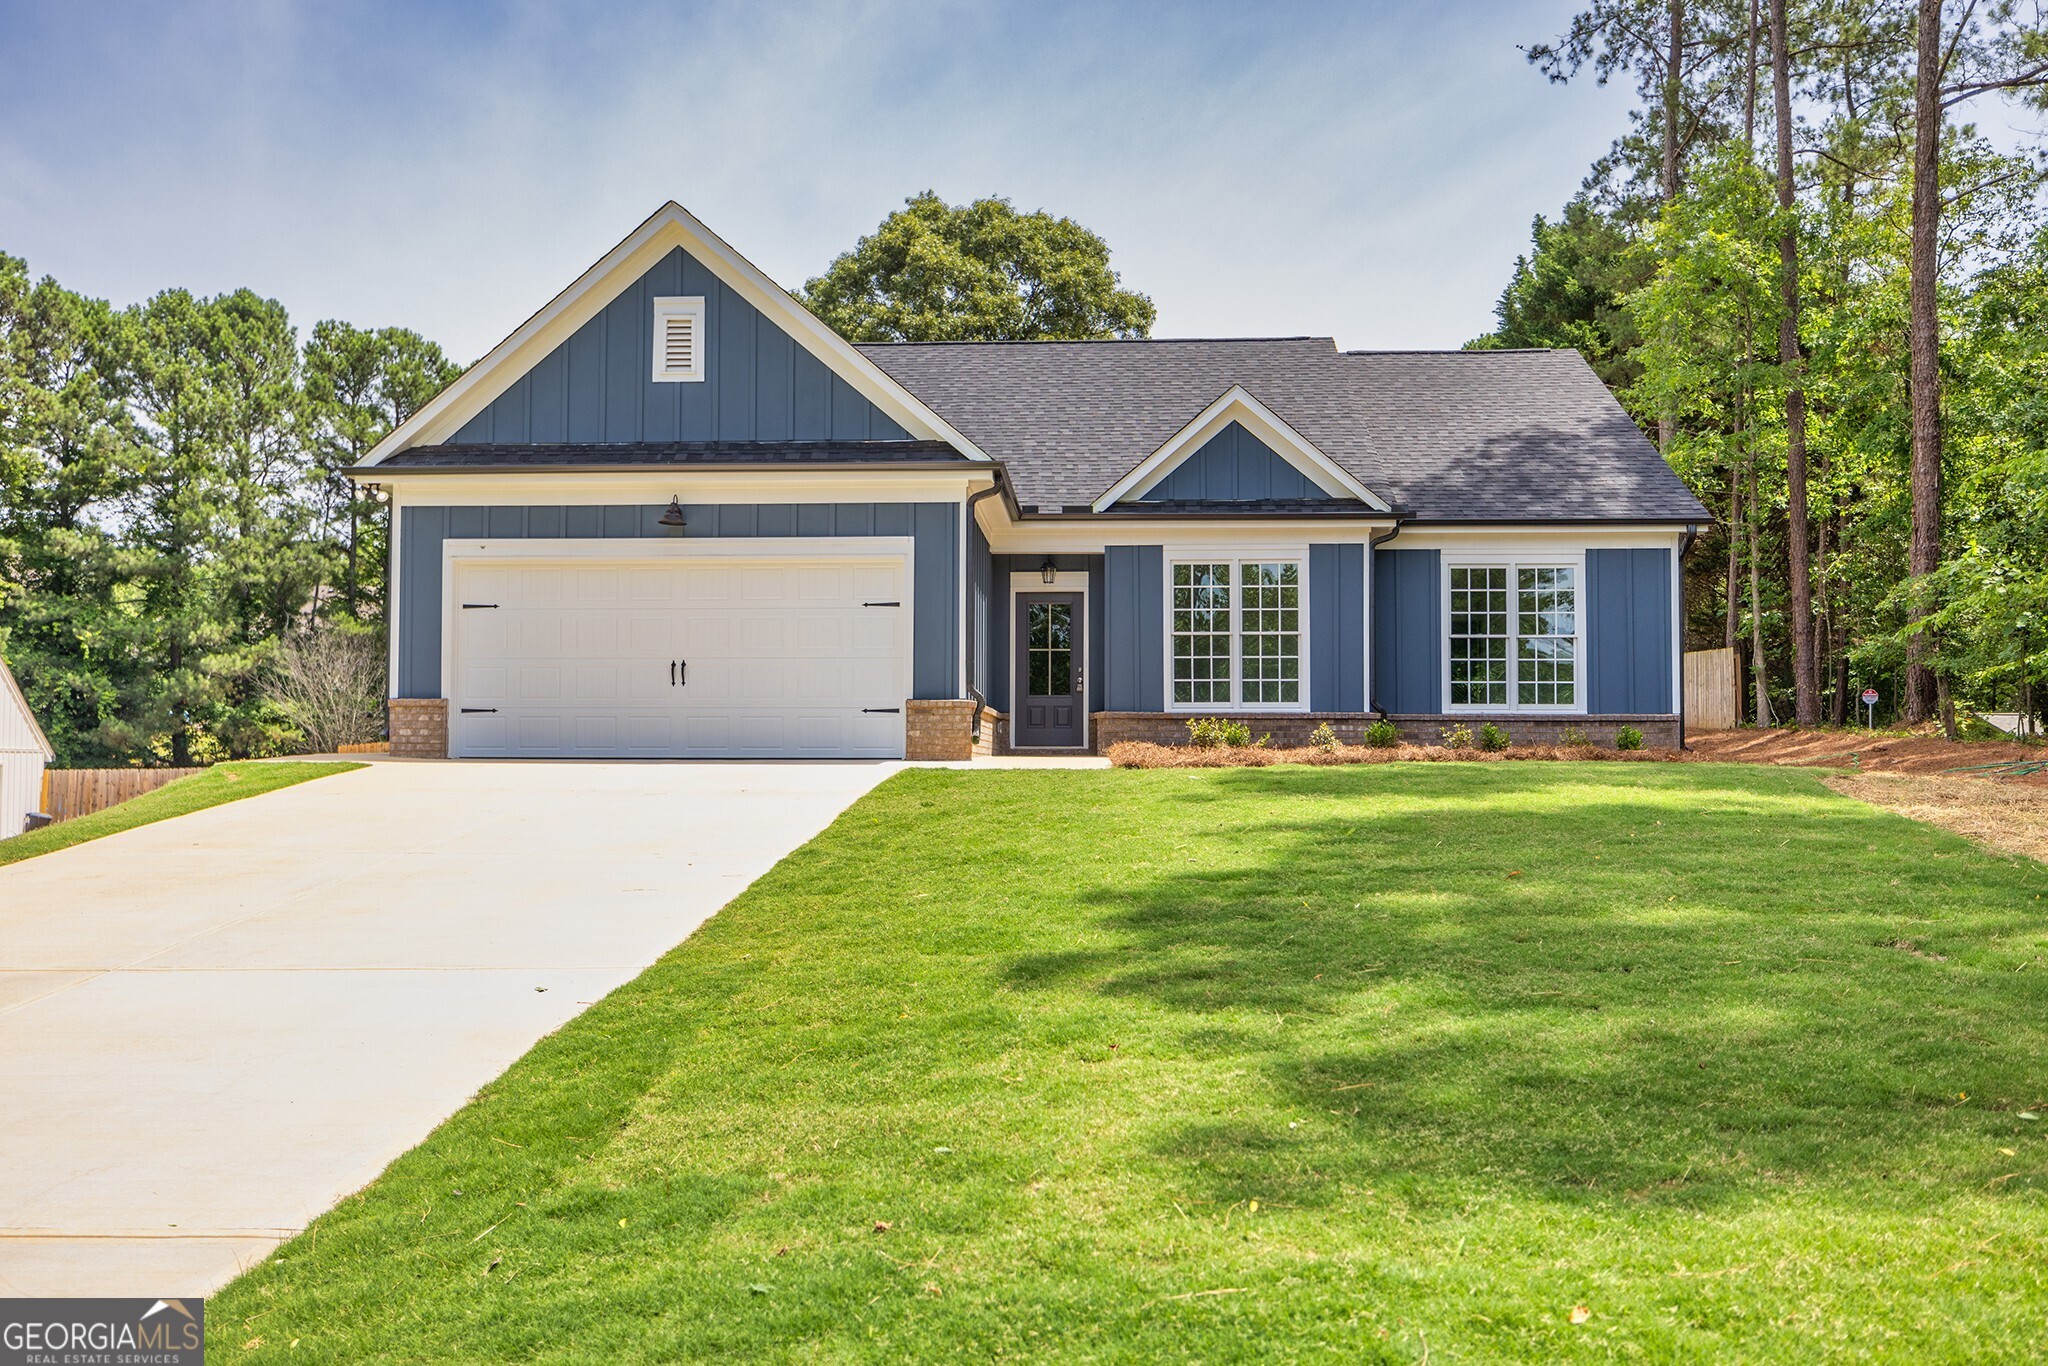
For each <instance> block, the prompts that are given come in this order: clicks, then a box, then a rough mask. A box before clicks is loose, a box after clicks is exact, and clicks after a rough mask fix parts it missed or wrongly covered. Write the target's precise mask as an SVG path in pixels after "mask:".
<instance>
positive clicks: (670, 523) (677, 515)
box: [661, 497, 688, 531]
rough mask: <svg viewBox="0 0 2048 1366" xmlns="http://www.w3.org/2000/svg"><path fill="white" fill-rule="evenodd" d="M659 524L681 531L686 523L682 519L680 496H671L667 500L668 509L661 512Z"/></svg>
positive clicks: (671, 529)
mask: <svg viewBox="0 0 2048 1366" xmlns="http://www.w3.org/2000/svg"><path fill="white" fill-rule="evenodd" d="M661 525H662V526H664V527H666V528H667V529H668V530H670V531H681V530H682V529H683V528H684V527H685V526H686V525H688V524H687V523H686V522H684V521H683V500H682V499H681V498H679V497H678V498H671V499H669V500H668V509H667V510H666V511H664V512H663V513H662V514H661Z"/></svg>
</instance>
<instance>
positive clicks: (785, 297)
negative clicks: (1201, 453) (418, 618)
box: [357, 200, 988, 469]
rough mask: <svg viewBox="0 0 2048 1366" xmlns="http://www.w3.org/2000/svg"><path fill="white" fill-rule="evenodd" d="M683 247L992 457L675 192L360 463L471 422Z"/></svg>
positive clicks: (907, 410)
mask: <svg viewBox="0 0 2048 1366" xmlns="http://www.w3.org/2000/svg"><path fill="white" fill-rule="evenodd" d="M677 247H681V248H682V249H683V250H684V251H686V252H688V253H689V254H690V255H691V256H693V257H695V258H696V259H697V260H698V261H700V262H702V263H703V264H704V266H705V268H706V269H708V270H710V272H711V273H712V274H713V275H716V276H717V277H718V278H719V279H720V280H722V281H723V282H724V283H725V284H726V285H727V286H728V287H729V288H730V289H731V290H732V291H733V292H734V293H735V294H738V295H739V296H740V297H741V298H742V299H745V300H746V301H747V302H748V303H749V304H752V305H753V306H754V307H755V308H757V309H759V310H760V311H761V312H762V313H764V314H766V315H767V316H768V318H769V320H770V321H772V322H775V323H779V324H780V325H781V326H782V328H783V330H784V331H786V332H788V333H789V335H790V336H791V337H793V338H795V340H796V343H797V345H799V346H801V347H803V348H804V350H806V351H808V352H810V353H811V354H812V355H813V356H815V357H816V358H817V359H818V360H819V361H820V362H821V363H822V364H823V365H824V366H825V368H826V369H828V370H830V371H832V372H833V373H834V374H837V375H838V376H839V377H840V378H842V379H844V380H845V381H846V382H847V383H848V384H850V385H852V386H853V388H854V390H855V391H856V392H857V393H859V394H860V395H861V397H863V398H865V399H867V400H868V401H869V402H871V403H873V404H874V405H875V406H876V407H877V408H880V409H881V410H882V411H883V412H884V413H887V414H888V415H889V417H890V418H891V419H893V420H894V421H895V422H896V423H897V424H898V425H899V426H901V427H902V428H903V429H904V430H906V431H908V432H909V433H910V434H911V435H912V436H914V437H916V438H918V439H920V440H923V441H944V442H946V443H948V444H950V445H951V446H952V447H953V448H954V449H955V450H957V451H959V452H961V453H962V454H963V455H966V456H968V457H969V458H970V459H974V460H984V461H985V460H987V459H988V456H987V454H985V453H984V452H983V451H982V449H981V448H980V447H979V446H977V445H975V444H974V443H973V442H972V441H969V440H968V439H967V438H966V437H965V436H963V435H962V434H961V433H960V432H959V431H958V430H957V429H956V428H955V427H954V426H953V425H952V424H951V423H949V422H947V421H946V420H945V419H944V418H942V417H940V416H939V415H938V414H937V413H935V412H933V411H932V409H931V408H930V407H928V406H927V405H926V404H925V403H924V402H923V401H922V400H921V399H919V398H918V397H917V396H916V395H914V394H912V393H911V392H910V391H909V390H908V389H906V388H904V387H903V386H902V385H901V384H898V383H897V382H896V381H895V380H893V379H891V378H890V377H889V376H888V375H887V374H886V373H884V372H883V370H882V368H881V367H880V366H878V365H876V364H875V363H874V362H873V361H871V360H869V359H868V358H867V357H866V356H863V355H862V354H861V353H860V352H859V351H858V350H856V349H855V348H854V347H853V345H852V343H850V342H848V341H847V340H846V339H845V338H843V337H841V336H840V335H839V334H838V333H836V332H834V331H833V330H832V329H831V328H829V327H827V326H825V324H824V323H822V322H820V321H819V320H818V318H817V315H816V314H814V313H812V312H811V311H810V310H809V309H807V308H805V307H804V306H803V305H802V304H800V303H798V302H797V301H796V300H795V299H794V298H793V297H791V295H790V294H789V292H788V291H787V290H784V289H783V288H782V287H781V286H779V285H777V284H776V283H775V282H774V281H773V280H771V279H769V278H768V276H767V275H766V274H765V273H764V272H763V271H762V270H761V268H760V267H759V266H756V265H755V264H754V263H753V262H751V261H749V260H747V258H746V257H744V256H742V255H740V254H739V253H738V252H737V251H734V250H733V249H732V248H731V247H730V246H728V245H727V244H726V242H725V241H724V239H722V238H720V237H719V236H718V234H716V233H714V232H712V231H711V229H709V228H707V227H705V226H704V224H703V223H701V222H699V221H698V220H697V218H696V217H695V216H694V215H692V214H691V213H690V211H689V210H687V209H685V208H684V207H683V206H682V205H680V204H678V203H676V202H675V201H674V200H670V201H669V202H668V203H666V204H664V205H662V206H661V207H660V208H658V209H656V210H655V211H654V213H653V214H652V215H650V216H649V217H648V218H647V220H646V221H645V222H643V223H641V224H640V226H639V227H637V228H635V229H633V231H632V232H630V233H628V234H626V237H625V239H624V240H623V241H621V242H620V243H619V244H618V245H617V246H615V247H613V248H612V249H611V250H610V251H608V252H606V253H605V254H604V256H603V257H601V258H600V259H599V260H598V262H597V264H595V265H593V266H591V267H590V269H588V270H586V271H584V272H583V274H581V275H579V276H577V277H576V280H575V282H574V283H572V284H571V285H570V286H569V287H568V288H567V289H564V290H563V291H562V292H561V293H559V294H557V295H556V296H555V297H554V298H552V299H550V300H549V301H548V302H547V303H546V304H545V305H544V306H542V308H541V309H540V311H539V312H537V313H535V314H534V315H533V316H532V317H530V318H528V319H527V320H526V321H525V322H523V323H521V324H520V325H519V326H518V327H517V328H515V329H514V330H513V332H512V334H511V335H510V336H508V337H506V338H505V340H503V341H501V342H499V343H498V344H497V345H496V346H494V347H492V348H491V350H490V353H489V354H488V355H486V356H485V357H484V358H483V359H482V360H480V361H478V362H477V363H476V364H475V365H472V366H470V367H469V369H467V370H465V371H464V372H463V373H462V375H461V377H460V378H458V379H457V380H456V381H455V382H454V383H453V384H451V385H449V386H448V387H447V388H446V389H443V390H442V391H441V392H440V393H439V394H438V395H436V396H435V397H434V399H433V400H432V401H431V402H429V403H428V404H427V405H426V406H425V407H423V408H421V409H420V410H419V411H418V412H416V413H414V414H413V415H412V416H411V417H409V418H407V419H406V420H405V421H404V422H402V423H400V424H399V425H398V426H397V427H396V428H395V429H393V431H392V432H391V434H390V435H389V436H387V437H385V438H384V439H383V440H382V441H380V442H378V443H377V445H376V446H375V447H374V448H373V449H372V450H371V451H370V453H369V455H368V456H366V457H364V459H363V461H362V464H361V465H359V466H357V468H359V469H360V468H363V467H366V466H373V465H380V464H382V463H383V462H384V461H385V460H386V459H388V458H389V457H391V456H393V455H395V454H397V453H398V452H399V451H402V450H405V449H406V448H408V447H411V446H432V445H438V444H440V443H441V442H443V441H446V440H448V439H449V438H450V437H452V436H454V435H455V433H456V432H458V431H460V430H461V429H462V426H463V424H464V423H466V422H468V421H469V419H471V418H472V417H475V416H476V415H477V414H478V413H480V412H482V411H483V410H484V409H485V408H487V407H489V406H490V404H491V401H492V400H493V399H495V398H497V397H498V396H499V395H500V394H502V393H504V392H505V391H506V390H507V389H509V388H511V387H512V385H513V384H514V383H516V382H517V381H518V379H519V377H520V376H521V375H524V374H526V373H527V372H528V371H529V370H531V369H532V368H533V367H534V366H535V365H537V364H539V363H540V361H541V359H542V358H543V357H545V356H546V355H547V354H548V353H549V352H551V351H553V350H554V349H555V348H556V347H557V346H559V345H560V344H561V343H563V342H565V341H567V340H568V339H569V338H570V337H571V336H572V335H574V333H575V332H576V329H577V328H579V327H581V326H583V324H584V323H586V322H588V321H590V319H592V318H594V317H596V316H597V315H598V313H600V312H601V311H603V309H604V306H605V305H606V304H609V303H610V302H611V301H612V300H613V299H616V298H618V297H619V295H620V294H622V293H624V292H625V290H626V288H627V287H628V286H629V285H631V284H632V283H633V282H634V281H635V280H638V279H639V278H640V277H641V276H642V275H644V274H646V273H647V271H648V270H649V268H651V267H652V266H653V265H654V263H655V262H656V261H659V260H660V259H661V258H662V257H664V256H666V255H668V253H669V252H670V251H673V250H674V249H675V248H677Z"/></svg>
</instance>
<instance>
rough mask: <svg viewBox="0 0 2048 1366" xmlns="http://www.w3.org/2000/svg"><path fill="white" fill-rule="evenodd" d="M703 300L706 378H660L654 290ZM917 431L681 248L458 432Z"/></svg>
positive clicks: (645, 436) (753, 437) (520, 436)
mask: <svg viewBox="0 0 2048 1366" xmlns="http://www.w3.org/2000/svg"><path fill="white" fill-rule="evenodd" d="M672 295H686V296H687V295H701V296H702V297H703V299H704V379H703V381H702V382H692V383H688V384H680V383H666V382H665V383H659V384H657V383H656V382H655V381H654V377H653V370H654V300H655V299H656V298H658V297H664V296H672ZM909 435H910V434H909V433H908V432H906V431H904V429H903V428H902V427H901V426H900V425H898V424H897V423H896V422H895V420H894V419H892V418H890V417H889V416H888V414H886V413H884V412H882V410H881V409H879V408H877V407H875V405H874V404H872V403H870V402H869V401H868V400H867V399H865V398H863V397H861V395H860V394H858V393H857V392H855V391H854V388H853V386H852V385H850V384H848V383H847V382H846V381H845V380H844V379H841V378H840V377H839V376H838V375H836V374H834V373H833V372H832V371H830V370H828V369H827V368H826V367H825V365H824V363H823V362H822V361H820V360H819V359H818V358H817V357H815V356H813V355H812V354H811V353H810V352H809V351H806V350H805V349H804V348H803V347H802V346H800V345H798V344H797V342H796V340H795V339H794V338H793V337H791V336H790V335H789V334H788V333H787V332H785V331H783V330H782V328H781V327H780V326H779V325H777V324H776V323H775V322H774V321H773V320H772V319H770V318H768V317H767V316H766V315H764V314H763V313H761V312H760V310H758V309H756V308H755V307H754V306H753V305H752V304H750V303H748V302H747V301H746V300H745V299H743V298H741V297H740V296H739V295H738V294H736V293H734V292H733V291H732V290H731V289H729V288H728V287H727V286H726V285H725V284H724V283H722V282H721V281H720V280H719V279H718V277H717V276H715V275H713V274H712V273H711V271H710V270H709V269H708V268H706V267H705V266H704V264H703V263H702V262H700V261H698V260H697V259H696V258H695V257H693V256H691V255H690V254H689V253H688V252H685V251H684V250H682V249H681V248H680V247H678V248H677V249H676V250H674V251H672V252H670V253H669V254H668V255H666V256H664V257H663V258H662V259H661V260H659V261H657V262H655V263H654V265H653V266H651V267H649V268H648V270H647V273H646V274H644V275H642V276H641V277H640V278H639V279H638V280H636V281H635V282H634V283H633V284H631V285H629V286H628V287H627V288H626V290H625V291H624V292H623V293H621V294H620V295H619V296H618V297H617V298H616V299H613V300H612V301H611V302H610V303H609V304H606V305H605V307H604V308H603V310H602V311H600V312H599V313H598V315H597V316H596V317H594V318H592V319H591V320H590V321H588V322H586V323H584V324H583V326H582V327H580V328H578V329H577V330H576V331H575V333H574V334H573V335H572V336H570V338H569V339H568V340H567V341H565V342H563V343H562V344H561V345H560V346H557V347H556V348H555V349H554V350H553V351H551V352H549V353H548V354H547V355H546V356H544V357H543V358H542V359H541V360H540V361H539V362H538V363H537V364H535V365H534V366H533V368H532V369H530V370H528V371H527V372H526V373H525V374H524V375H522V376H520V377H519V379H518V380H517V381H515V382H514V383H513V385H512V386H511V387H510V388H509V389H507V390H506V391H505V392H504V393H502V394H500V395H499V396H498V397H497V398H495V399H493V400H492V401H491V403H490V406H488V407H487V408H485V409H484V410H483V411H482V412H480V413H478V414H477V415H476V416H475V417H473V418H471V419H470V420H469V421H468V422H467V423H465V424H463V427H462V429H461V430H460V431H459V432H457V433H456V434H455V436H454V437H453V438H452V439H453V440H455V441H458V442H492V443H499V444H511V445H517V444H523V443H543V442H618V441H825V440H834V441H903V440H907V439H908V438H909Z"/></svg>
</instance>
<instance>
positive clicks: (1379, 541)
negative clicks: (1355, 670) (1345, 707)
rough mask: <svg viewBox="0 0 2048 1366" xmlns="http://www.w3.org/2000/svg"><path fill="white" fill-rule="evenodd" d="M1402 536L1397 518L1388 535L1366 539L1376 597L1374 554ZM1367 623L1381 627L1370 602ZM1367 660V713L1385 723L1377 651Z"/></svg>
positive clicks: (1367, 564)
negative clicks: (1370, 670)
mask: <svg viewBox="0 0 2048 1366" xmlns="http://www.w3.org/2000/svg"><path fill="white" fill-rule="evenodd" d="M1400 534H1401V522H1400V519H1399V518H1396V519H1395V521H1394V526H1393V529H1392V530H1391V531H1389V532H1388V533H1387V534H1386V535H1384V536H1368V537H1366V538H1365V583H1366V587H1367V588H1368V589H1369V590H1371V591H1372V592H1373V593H1374V595H1375V596H1377V594H1378V587H1377V585H1378V580H1377V579H1376V578H1375V577H1374V569H1373V552H1374V551H1376V550H1378V549H1379V548H1380V547H1381V546H1383V545H1385V544H1386V543H1387V542H1388V541H1391V540H1393V539H1394V538H1395V537H1396V536H1398V535H1400ZM1365 621H1366V625H1367V626H1368V627H1372V628H1375V629H1376V628H1377V627H1378V626H1379V622H1378V621H1377V620H1376V619H1375V617H1374V615H1373V604H1372V603H1370V602H1368V603H1367V604H1366V610H1365ZM1366 658H1368V659H1370V660H1371V661H1372V673H1373V676H1372V677H1371V678H1368V679H1366V680H1365V708H1366V710H1367V711H1369V712H1371V713H1372V714H1373V719H1374V720H1378V721H1384V720H1386V719H1387V709H1386V708H1385V707H1382V706H1381V705H1380V697H1379V686H1378V678H1379V672H1380V659H1379V652H1378V651H1377V650H1373V649H1370V648H1368V649H1367V650H1366Z"/></svg>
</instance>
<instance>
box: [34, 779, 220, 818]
mask: <svg viewBox="0 0 2048 1366" xmlns="http://www.w3.org/2000/svg"><path fill="white" fill-rule="evenodd" d="M204 772H206V770H205V769H203V768H48V769H44V770H43V806H42V809H43V810H45V811H47V812H49V813H50V819H51V820H52V821H68V820H71V819H72V818H73V817H76V816H89V815H91V814H92V813H93V812H95V811H104V810H105V809H106V808H108V807H110V806H113V805H115V804H116V803H118V802H125V801H127V800H128V799H129V798H130V797H140V796H141V795H142V794H143V793H145V792H154V791H156V790H157V789H158V788H160V787H162V786H163V785H164V784H165V783H169V782H175V781H177V780H178V779H179V778H184V777H188V776H190V775H191V774H194V773H204Z"/></svg>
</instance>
